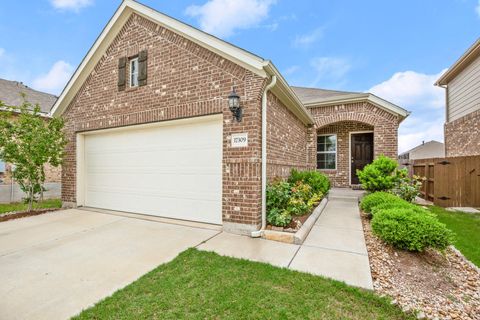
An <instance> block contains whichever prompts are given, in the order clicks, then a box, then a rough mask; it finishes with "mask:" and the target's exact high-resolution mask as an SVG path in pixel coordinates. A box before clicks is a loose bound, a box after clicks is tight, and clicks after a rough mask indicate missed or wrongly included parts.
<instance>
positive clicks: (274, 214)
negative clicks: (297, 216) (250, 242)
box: [267, 208, 292, 227]
mask: <svg viewBox="0 0 480 320" xmlns="http://www.w3.org/2000/svg"><path fill="white" fill-rule="evenodd" d="M267 222H268V223H269V224H271V225H272V226H277V227H286V226H288V225H289V224H290V222H292V215H291V214H290V213H289V212H288V211H287V210H286V209H283V210H282V209H279V208H272V209H270V210H269V211H268V214H267Z"/></svg>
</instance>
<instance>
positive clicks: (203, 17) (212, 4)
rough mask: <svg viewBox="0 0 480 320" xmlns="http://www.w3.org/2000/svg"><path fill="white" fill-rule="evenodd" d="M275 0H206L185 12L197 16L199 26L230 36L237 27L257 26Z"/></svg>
mask: <svg viewBox="0 0 480 320" xmlns="http://www.w3.org/2000/svg"><path fill="white" fill-rule="evenodd" d="M275 3H276V0H243V1H239V0H208V1H207V2H206V3H204V4H203V5H191V6H189V7H187V9H186V10H185V13H186V14H187V15H188V16H190V17H194V18H197V19H198V21H199V23H200V28H201V29H202V30H204V31H205V32H208V33H212V34H214V35H216V36H219V37H228V36H231V35H232V34H233V33H234V32H235V31H236V30H238V29H248V28H250V27H255V26H257V25H258V24H259V23H260V22H261V21H262V20H264V19H266V18H267V17H268V12H269V11H270V7H271V6H272V5H273V4H275Z"/></svg>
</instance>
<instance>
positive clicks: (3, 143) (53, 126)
mask: <svg viewBox="0 0 480 320" xmlns="http://www.w3.org/2000/svg"><path fill="white" fill-rule="evenodd" d="M23 98H24V102H23V103H22V104H21V105H20V106H7V105H5V104H4V103H3V102H1V101H0V108H1V109H2V110H3V112H2V113H1V115H0V158H1V159H3V161H5V162H8V163H10V164H12V165H13V168H14V169H13V177H14V179H15V180H16V181H17V182H18V184H19V185H20V188H21V189H22V191H23V192H24V193H25V194H26V195H27V196H26V198H25V202H27V203H28V204H29V210H32V207H33V202H34V201H37V200H38V198H39V197H40V198H42V197H43V191H44V190H45V188H44V186H43V185H44V183H45V166H46V165H47V164H49V165H51V166H53V167H58V166H59V165H60V164H61V163H62V160H63V155H64V152H63V150H64V147H65V145H66V143H67V140H66V138H65V134H64V132H63V127H64V122H63V120H62V119H61V118H52V119H49V120H46V119H45V118H43V117H41V116H40V106H39V105H38V104H35V105H32V104H31V103H29V102H28V101H26V100H25V96H23Z"/></svg>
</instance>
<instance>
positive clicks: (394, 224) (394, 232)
mask: <svg viewBox="0 0 480 320" xmlns="http://www.w3.org/2000/svg"><path fill="white" fill-rule="evenodd" d="M372 230H373V233H374V234H375V235H377V236H378V237H379V238H381V239H382V240H383V241H385V242H386V243H389V244H391V245H393V246H395V247H397V248H400V249H404V250H409V251H424V250H425V249H426V248H429V247H430V248H435V249H439V250H444V249H445V248H447V247H448V246H449V245H450V244H451V243H452V240H453V233H452V232H451V231H450V230H449V229H447V227H446V226H445V225H444V224H443V223H441V222H440V221H438V219H437V218H436V217H435V216H433V215H431V214H425V213H419V212H418V211H416V210H414V209H413V208H391V209H382V210H378V211H377V212H376V213H375V215H374V216H373V219H372Z"/></svg>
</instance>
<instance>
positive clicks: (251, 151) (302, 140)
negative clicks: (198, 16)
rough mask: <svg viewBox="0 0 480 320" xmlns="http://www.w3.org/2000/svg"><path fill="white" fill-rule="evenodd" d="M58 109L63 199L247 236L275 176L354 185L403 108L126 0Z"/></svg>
mask: <svg viewBox="0 0 480 320" xmlns="http://www.w3.org/2000/svg"><path fill="white" fill-rule="evenodd" d="M233 88H234V92H236V93H231V92H232V89H233ZM237 94H238V96H239V99H240V100H239V105H240V106H241V108H242V117H241V119H238V120H237V119H236V118H235V117H234V116H233V112H232V111H231V110H230V102H232V107H236V105H237V104H236V103H234V102H237V101H238V100H236V99H235V97H236V95H237ZM233 110H234V111H235V110H236V109H235V108H233ZM52 114H53V115H55V116H60V115H62V116H63V117H64V119H65V121H66V132H67V137H68V138H69V144H68V145H67V147H66V158H65V161H64V164H63V175H62V198H63V200H64V203H65V204H67V205H71V206H88V207H96V208H103V209H110V210H119V211H127V212H134V213H141V214H149V215H156V216H162V217H170V218H175V219H184V220H192V221H200V222H207V223H213V224H221V225H223V228H224V230H226V231H231V232H237V233H245V234H250V233H252V232H253V233H252V235H258V233H256V232H255V231H256V230H258V229H259V228H260V226H261V225H262V222H263V221H264V218H262V217H264V215H262V212H263V213H264V212H265V210H264V208H265V201H264V196H265V184H266V182H267V180H272V179H273V178H275V177H279V176H280V177H286V176H287V175H288V174H289V172H290V170H291V169H292V168H298V169H315V168H318V169H320V170H321V171H324V172H326V173H327V174H328V175H329V176H330V177H331V178H332V181H333V183H334V184H335V186H341V187H348V186H349V185H351V184H356V183H358V180H357V178H356V175H355V169H356V168H361V167H362V166H363V165H365V164H366V163H369V162H370V161H372V159H373V158H374V157H375V156H378V155H380V154H385V155H388V156H390V157H394V158H396V156H397V129H398V126H399V124H400V122H401V121H402V120H403V119H404V118H405V117H407V116H408V112H407V111H405V110H404V109H402V108H400V107H398V106H395V105H393V104H391V103H389V102H387V101H385V100H383V99H380V98H378V97H376V96H374V95H372V94H368V93H348V92H338V91H329V90H321V89H308V88H298V87H294V88H292V87H290V86H289V85H288V84H287V82H286V81H285V79H284V78H283V76H282V75H281V74H280V73H279V71H278V70H277V69H276V68H275V66H274V65H273V63H272V62H270V61H268V60H264V59H263V58H260V57H259V56H256V55H254V54H252V53H250V52H247V51H245V50H242V49H240V48H238V47H236V46H234V45H231V44H229V43H227V42H225V41H222V40H220V39H218V38H216V37H213V36H211V35H209V34H207V33H204V32H202V31H200V30H198V29H195V28H193V27H191V26H189V25H186V24H184V23H182V22H180V21H178V20H175V19H173V18H170V17H168V16H166V15H164V14H162V13H160V12H157V11H155V10H153V9H151V8H148V7H146V6H144V5H142V4H140V3H138V2H135V1H131V0H125V1H123V2H122V4H121V6H120V7H119V9H118V10H117V11H116V12H115V14H114V16H113V17H112V19H111V20H110V21H109V23H108V24H107V26H106V27H105V29H104V30H103V31H102V33H101V34H100V36H99V37H98V39H97V40H96V42H95V43H94V45H93V46H92V48H91V49H90V51H89V52H88V53H87V55H86V57H85V58H84V60H83V61H82V63H81V64H80V66H79V68H78V69H77V71H76V72H75V74H74V75H73V77H72V79H71V80H70V81H69V83H68V84H67V86H66V88H65V89H64V91H63V92H62V94H61V95H60V97H59V99H58V100H57V102H56V103H55V105H54V107H53V109H52ZM235 114H237V113H235Z"/></svg>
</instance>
